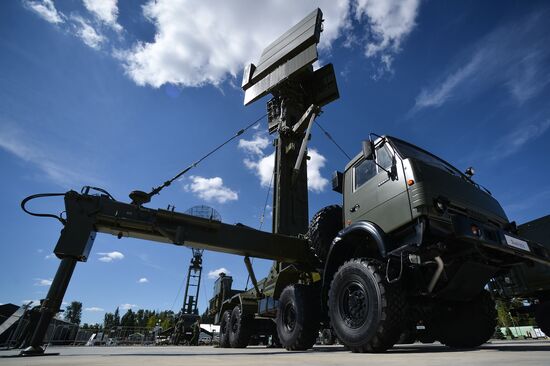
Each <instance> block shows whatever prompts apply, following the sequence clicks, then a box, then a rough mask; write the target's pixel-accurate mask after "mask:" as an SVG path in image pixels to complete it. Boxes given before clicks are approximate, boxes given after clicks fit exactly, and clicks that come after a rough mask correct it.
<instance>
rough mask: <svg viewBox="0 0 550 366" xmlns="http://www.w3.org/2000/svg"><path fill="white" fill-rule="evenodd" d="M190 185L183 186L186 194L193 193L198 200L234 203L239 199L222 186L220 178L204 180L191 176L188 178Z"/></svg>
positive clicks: (235, 193)
mask: <svg viewBox="0 0 550 366" xmlns="http://www.w3.org/2000/svg"><path fill="white" fill-rule="evenodd" d="M189 179H190V180H191V183H189V184H186V185H184V189H185V190H186V191H187V192H193V193H195V194H196V195H197V196H198V197H199V198H201V199H203V200H205V201H216V202H218V203H225V202H227V201H236V200H237V199H239V195H238V194H237V192H235V191H233V190H231V189H230V188H227V187H225V186H224V185H223V179H222V178H220V177H214V178H204V177H199V176H195V175H192V176H190V177H189Z"/></svg>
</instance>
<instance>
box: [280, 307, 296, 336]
mask: <svg viewBox="0 0 550 366" xmlns="http://www.w3.org/2000/svg"><path fill="white" fill-rule="evenodd" d="M283 324H284V326H285V330H286V331H287V332H289V333H291V332H293V331H294V328H295V327H296V309H294V306H292V304H287V305H286V306H285V309H284V311H283Z"/></svg>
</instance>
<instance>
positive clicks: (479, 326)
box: [434, 290, 497, 348]
mask: <svg viewBox="0 0 550 366" xmlns="http://www.w3.org/2000/svg"><path fill="white" fill-rule="evenodd" d="M496 319H497V311H496V308H495V301H494V300H493V299H492V298H491V295H490V294H489V292H487V291H485V290H484V291H483V292H482V293H481V294H479V295H478V296H477V297H476V298H474V299H473V300H471V301H468V302H466V303H457V304H453V305H451V306H446V307H445V308H444V309H443V312H442V314H440V315H439V316H436V321H437V324H434V325H435V329H436V330H437V331H436V334H437V335H436V337H437V338H438V340H439V341H440V342H441V343H443V344H444V345H446V346H448V347H451V348H474V347H478V346H481V345H482V344H483V343H485V342H487V341H488V340H489V339H490V338H491V336H492V335H493V334H494V333H495V328H496V326H497V320H496Z"/></svg>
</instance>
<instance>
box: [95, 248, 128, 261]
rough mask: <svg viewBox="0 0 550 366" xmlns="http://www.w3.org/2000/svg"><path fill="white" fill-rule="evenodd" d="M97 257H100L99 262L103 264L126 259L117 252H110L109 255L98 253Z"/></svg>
mask: <svg viewBox="0 0 550 366" xmlns="http://www.w3.org/2000/svg"><path fill="white" fill-rule="evenodd" d="M97 255H99V256H100V257H99V260H100V261H101V262H106V263H108V262H112V261H116V260H121V259H124V254H122V253H121V252H117V251H114V252H109V253H97Z"/></svg>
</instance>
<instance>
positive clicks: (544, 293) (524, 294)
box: [489, 215, 550, 337]
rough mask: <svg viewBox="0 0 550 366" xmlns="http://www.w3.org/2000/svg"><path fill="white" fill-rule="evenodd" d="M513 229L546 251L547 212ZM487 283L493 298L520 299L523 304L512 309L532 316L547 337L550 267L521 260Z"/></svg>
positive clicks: (549, 226)
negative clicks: (521, 261) (529, 263)
mask: <svg viewBox="0 0 550 366" xmlns="http://www.w3.org/2000/svg"><path fill="white" fill-rule="evenodd" d="M517 231H518V233H519V235H521V236H522V237H524V238H527V239H529V240H533V241H536V242H539V243H541V244H543V245H544V246H545V247H546V249H547V250H549V251H550V215H546V216H543V217H541V218H538V219H536V220H533V221H529V222H527V223H525V224H522V225H519V226H518V228H517ZM489 287H490V289H491V291H492V292H493V294H494V295H495V296H496V297H497V298H500V299H503V300H505V301H509V300H511V299H518V300H524V301H523V302H524V304H525V305H524V306H523V307H521V308H518V309H513V311H514V312H516V313H521V314H528V315H529V316H531V317H534V318H535V320H536V322H537V325H538V326H539V327H540V328H541V330H542V331H543V332H544V333H545V334H546V335H547V336H549V337H550V267H548V266H545V265H542V264H539V263H533V264H531V265H526V264H522V265H520V266H516V267H514V268H512V270H511V271H510V272H509V273H507V274H504V275H501V276H499V277H496V278H494V279H493V280H492V281H491V282H489Z"/></svg>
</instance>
